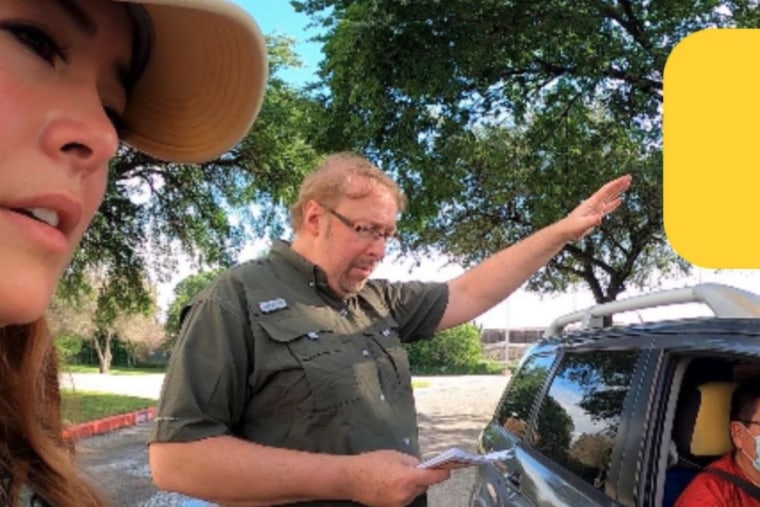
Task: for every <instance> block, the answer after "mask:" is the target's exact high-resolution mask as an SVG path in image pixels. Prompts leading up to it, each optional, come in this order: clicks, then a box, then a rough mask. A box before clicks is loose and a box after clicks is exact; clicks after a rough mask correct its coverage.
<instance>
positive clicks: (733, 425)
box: [675, 376, 760, 507]
mask: <svg viewBox="0 0 760 507" xmlns="http://www.w3.org/2000/svg"><path fill="white" fill-rule="evenodd" d="M728 431H729V434H730V436H731V443H732V444H733V449H732V450H731V452H729V453H728V454H726V455H725V456H723V457H722V458H719V459H717V460H716V461H713V462H712V463H710V465H709V466H708V467H707V470H708V471H704V472H701V473H700V474H699V475H697V476H696V477H695V478H694V480H693V481H691V483H690V484H689V486H688V487H687V488H686V489H685V490H684V492H683V493H682V494H681V496H680V497H679V498H678V501H677V502H676V505H675V507H760V500H759V499H758V498H756V497H754V496H752V495H751V494H750V493H749V491H748V488H747V487H746V486H745V487H740V485H739V484H736V483H735V482H734V481H731V480H730V477H729V478H726V477H725V475H723V474H728V475H729V476H732V477H736V478H738V479H740V480H743V481H745V482H746V483H748V484H750V485H754V486H758V487H760V376H755V377H751V378H749V379H747V380H744V381H743V382H742V383H741V384H739V386H738V387H737V388H736V389H735V390H734V392H733V394H732V396H731V411H730V413H729V427H728ZM710 470H712V471H710ZM716 470H717V471H718V472H717V473H716V472H715V471H716ZM750 489H751V488H750Z"/></svg>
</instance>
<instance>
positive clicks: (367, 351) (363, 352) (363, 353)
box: [362, 349, 369, 357]
mask: <svg viewBox="0 0 760 507" xmlns="http://www.w3.org/2000/svg"><path fill="white" fill-rule="evenodd" d="M362 355H363V356H364V357H369V350H367V349H364V350H362Z"/></svg>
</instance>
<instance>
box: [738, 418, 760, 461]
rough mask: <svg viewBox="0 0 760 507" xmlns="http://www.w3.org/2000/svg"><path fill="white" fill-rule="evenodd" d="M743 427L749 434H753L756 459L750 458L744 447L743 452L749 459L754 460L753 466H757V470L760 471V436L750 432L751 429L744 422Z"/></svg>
mask: <svg viewBox="0 0 760 507" xmlns="http://www.w3.org/2000/svg"><path fill="white" fill-rule="evenodd" d="M742 428H744V431H746V432H747V433H749V436H751V437H752V439H753V440H754V441H755V459H754V460H753V459H752V458H750V457H749V454H747V453H746V452H744V449H742V452H743V453H744V455H745V456H747V459H748V460H750V461H751V462H752V466H753V467H755V470H757V471H758V472H760V436H757V437H756V436H755V435H753V434H752V433H750V432H749V429H747V427H746V426H744V425H743V424H742Z"/></svg>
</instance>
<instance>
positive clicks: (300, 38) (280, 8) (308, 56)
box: [234, 0, 322, 86]
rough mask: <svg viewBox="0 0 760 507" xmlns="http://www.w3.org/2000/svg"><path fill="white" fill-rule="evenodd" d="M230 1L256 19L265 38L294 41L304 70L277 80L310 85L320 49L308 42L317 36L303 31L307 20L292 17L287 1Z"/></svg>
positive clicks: (295, 70)
mask: <svg viewBox="0 0 760 507" xmlns="http://www.w3.org/2000/svg"><path fill="white" fill-rule="evenodd" d="M234 1H235V2H236V3H237V4H238V5H240V6H242V7H243V8H244V9H245V10H247V11H248V12H250V13H251V14H252V15H253V17H254V18H256V21H257V22H258V24H259V27H260V28H261V31H262V32H264V34H265V35H272V34H280V35H287V36H289V37H292V38H294V39H296V41H297V42H296V46H295V52H296V53H298V55H299V56H300V57H301V59H302V60H303V63H304V67H303V68H302V69H293V70H289V71H287V72H284V73H283V74H282V76H281V77H282V78H283V79H285V80H286V81H289V82H290V83H292V84H294V85H296V86H300V85H303V84H304V83H305V82H307V81H312V80H313V79H314V76H315V73H316V71H317V65H318V64H319V61H320V60H321V58H322V56H321V51H320V45H319V44H316V43H313V42H308V39H309V38H311V37H312V36H314V34H315V33H317V31H316V30H314V29H307V25H308V24H309V18H308V16H306V15H303V14H298V13H296V12H295V10H294V9H293V7H292V6H291V5H290V2H289V1H288V0H234Z"/></svg>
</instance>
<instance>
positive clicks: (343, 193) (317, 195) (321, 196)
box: [290, 151, 406, 231]
mask: <svg viewBox="0 0 760 507" xmlns="http://www.w3.org/2000/svg"><path fill="white" fill-rule="evenodd" d="M356 180H360V181H361V180H363V181H364V182H366V184H365V185H360V186H359V187H358V188H357V187H354V188H352V187H351V183H352V182H353V181H356ZM378 187H381V188H383V189H385V190H387V191H388V192H389V193H390V194H391V196H392V197H393V198H394V200H395V201H396V207H397V208H398V210H399V212H401V211H404V208H405V207H406V197H405V196H404V193H403V192H402V191H401V189H400V188H399V186H398V185H397V184H396V182H395V181H393V180H392V179H391V178H390V177H389V176H388V175H387V174H385V173H384V172H383V171H381V170H380V169H378V168H377V167H376V166H375V165H374V164H373V163H372V162H370V161H369V160H367V159H366V158H364V157H362V156H361V155H358V154H356V153H353V152H348V151H344V152H339V153H333V154H332V155H328V156H327V157H326V158H325V159H324V161H323V162H322V164H321V165H320V166H319V167H317V168H316V169H315V170H314V172H312V173H311V174H309V175H308V176H307V177H306V178H305V179H304V180H303V183H302V184H301V189H300V191H299V192H298V198H297V199H296V202H295V203H293V205H292V206H291V207H290V222H291V225H292V226H293V230H295V231H298V230H299V229H300V228H301V226H302V225H303V215H304V209H305V207H306V204H307V203H308V202H309V201H316V202H318V203H321V204H324V205H327V206H335V204H336V203H337V202H338V200H340V199H341V198H343V197H347V198H349V199H361V198H362V197H366V196H367V195H369V194H370V193H372V192H373V191H374V190H376V189H377V188H378Z"/></svg>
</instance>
